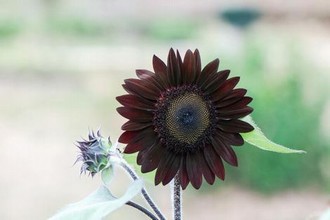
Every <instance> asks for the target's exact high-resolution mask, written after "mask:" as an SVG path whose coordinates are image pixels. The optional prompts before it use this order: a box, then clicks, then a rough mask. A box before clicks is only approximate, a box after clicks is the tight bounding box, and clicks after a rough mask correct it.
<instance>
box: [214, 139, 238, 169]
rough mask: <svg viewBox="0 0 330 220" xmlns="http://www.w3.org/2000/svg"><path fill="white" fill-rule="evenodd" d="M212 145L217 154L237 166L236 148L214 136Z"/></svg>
mask: <svg viewBox="0 0 330 220" xmlns="http://www.w3.org/2000/svg"><path fill="white" fill-rule="evenodd" d="M212 145H213V148H214V149H215V151H216V152H217V154H218V155H219V156H220V157H221V158H223V159H224V160H225V161H226V162H227V163H229V164H230V165H232V166H235V167H236V166H237V165H238V162H237V157H236V154H235V152H234V150H233V149H232V148H231V147H230V146H228V145H227V144H226V143H225V142H223V141H221V140H220V139H219V138H216V137H215V138H212Z"/></svg>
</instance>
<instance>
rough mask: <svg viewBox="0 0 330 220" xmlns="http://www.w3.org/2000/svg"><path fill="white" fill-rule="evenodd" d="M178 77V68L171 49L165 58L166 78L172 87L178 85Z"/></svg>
mask: <svg viewBox="0 0 330 220" xmlns="http://www.w3.org/2000/svg"><path fill="white" fill-rule="evenodd" d="M180 76H181V71H180V66H179V63H178V61H177V58H176V56H175V52H174V50H173V49H172V48H171V49H170V52H169V54H168V57H167V77H168V78H169V81H170V82H171V85H172V86H177V85H179V81H180V80H181V77H180Z"/></svg>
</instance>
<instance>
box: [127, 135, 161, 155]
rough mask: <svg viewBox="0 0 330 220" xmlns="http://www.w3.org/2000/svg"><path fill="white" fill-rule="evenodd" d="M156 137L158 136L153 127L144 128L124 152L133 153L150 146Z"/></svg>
mask: <svg viewBox="0 0 330 220" xmlns="http://www.w3.org/2000/svg"><path fill="white" fill-rule="evenodd" d="M155 139H156V136H155V133H154V132H153V131H152V129H145V130H142V131H141V132H140V133H139V134H138V135H136V136H135V137H134V138H132V139H131V140H130V142H129V143H128V144H127V145H126V147H125V150H124V153H127V154H131V153H135V152H137V151H140V150H142V149H145V148H149V147H150V146H152V145H153V144H154V143H155Z"/></svg>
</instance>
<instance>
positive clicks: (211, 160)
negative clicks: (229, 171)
mask: <svg viewBox="0 0 330 220" xmlns="http://www.w3.org/2000/svg"><path fill="white" fill-rule="evenodd" d="M204 157H205V160H206V162H207V163H208V165H209V166H210V168H211V170H212V171H213V173H214V174H215V175H216V176H217V177H219V178H220V179H222V180H224V179H225V168H224V166H223V163H222V160H221V158H220V157H219V155H218V154H217V153H216V152H215V151H214V149H213V148H212V147H211V146H206V147H205V148H204Z"/></svg>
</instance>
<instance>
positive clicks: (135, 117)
mask: <svg viewBox="0 0 330 220" xmlns="http://www.w3.org/2000/svg"><path fill="white" fill-rule="evenodd" d="M117 112H118V113H119V114H120V115H121V116H123V117H125V118H127V119H130V120H131V121H135V122H150V121H152V118H153V116H154V115H153V113H152V112H149V111H144V110H139V109H134V108H128V107H118V108H117Z"/></svg>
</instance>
